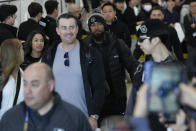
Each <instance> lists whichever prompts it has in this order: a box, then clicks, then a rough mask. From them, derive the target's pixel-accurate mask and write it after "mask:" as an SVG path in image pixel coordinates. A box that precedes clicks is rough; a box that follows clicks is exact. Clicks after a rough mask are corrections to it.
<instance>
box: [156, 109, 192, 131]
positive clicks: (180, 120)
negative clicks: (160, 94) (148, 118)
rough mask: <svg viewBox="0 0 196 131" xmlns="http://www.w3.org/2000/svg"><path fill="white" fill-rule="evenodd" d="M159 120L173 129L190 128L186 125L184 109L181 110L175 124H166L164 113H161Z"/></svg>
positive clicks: (182, 130) (177, 130)
mask: <svg viewBox="0 0 196 131" xmlns="http://www.w3.org/2000/svg"><path fill="white" fill-rule="evenodd" d="M159 121H160V122H161V123H162V124H164V126H165V127H166V128H170V129H172V131H186V129H187V128H188V127H187V126H186V123H185V121H186V114H185V113H184V111H183V110H179V112H178V114H177V115H176V123H175V124H165V123H164V118H163V114H161V113H160V114H159Z"/></svg>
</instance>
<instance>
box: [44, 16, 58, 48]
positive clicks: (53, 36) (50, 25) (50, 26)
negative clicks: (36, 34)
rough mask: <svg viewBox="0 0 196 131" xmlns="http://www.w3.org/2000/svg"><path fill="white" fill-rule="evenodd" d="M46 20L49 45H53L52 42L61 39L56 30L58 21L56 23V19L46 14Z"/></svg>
mask: <svg viewBox="0 0 196 131" xmlns="http://www.w3.org/2000/svg"><path fill="white" fill-rule="evenodd" d="M45 20H46V21H47V25H46V27H45V32H46V35H47V36H48V37H49V38H50V39H49V41H50V43H49V45H50V46H51V44H52V43H54V42H56V41H58V40H60V37H59V35H58V34H57V32H56V27H57V23H56V20H55V19H54V18H52V17H50V16H46V17H45Z"/></svg>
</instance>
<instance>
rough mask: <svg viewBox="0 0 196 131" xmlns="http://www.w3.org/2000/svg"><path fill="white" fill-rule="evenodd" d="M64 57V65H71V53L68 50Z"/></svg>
mask: <svg viewBox="0 0 196 131" xmlns="http://www.w3.org/2000/svg"><path fill="white" fill-rule="evenodd" d="M64 58H65V61H64V65H65V66H69V54H68V52H65V54H64Z"/></svg>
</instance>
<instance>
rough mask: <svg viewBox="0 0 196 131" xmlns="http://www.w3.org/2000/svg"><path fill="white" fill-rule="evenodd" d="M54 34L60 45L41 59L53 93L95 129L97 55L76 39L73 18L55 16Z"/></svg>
mask: <svg viewBox="0 0 196 131" xmlns="http://www.w3.org/2000/svg"><path fill="white" fill-rule="evenodd" d="M56 31H57V34H58V35H59V36H60V38H61V41H62V42H61V43H59V44H56V45H54V47H53V48H51V50H49V52H48V53H47V54H46V55H45V56H43V58H42V60H43V62H46V63H47V64H49V65H50V66H51V67H52V70H53V72H54V76H55V81H56V83H55V90H56V91H57V92H58V93H59V94H60V96H61V97H62V99H63V100H65V101H67V102H69V103H71V104H73V105H74V106H76V107H78V108H79V109H80V110H81V111H82V112H83V113H84V114H85V115H86V116H87V117H88V118H89V122H90V124H91V126H92V128H93V129H95V128H97V119H98V115H99V113H100V110H101V108H102V104H103V99H104V85H103V84H104V71H103V69H104V68H103V64H102V59H101V56H100V54H99V53H98V52H97V51H96V50H95V49H94V48H92V47H90V46H87V45H86V44H85V43H84V42H82V41H79V40H78V39H77V38H76V36H77V33H78V24H77V19H76V18H75V17H74V16H73V15H70V14H62V15H61V16H59V18H58V20H57V28H56Z"/></svg>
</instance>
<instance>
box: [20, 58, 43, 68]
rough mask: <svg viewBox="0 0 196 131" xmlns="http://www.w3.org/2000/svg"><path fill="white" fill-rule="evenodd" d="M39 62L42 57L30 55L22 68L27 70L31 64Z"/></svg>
mask: <svg viewBox="0 0 196 131" xmlns="http://www.w3.org/2000/svg"><path fill="white" fill-rule="evenodd" d="M39 60H40V57H39V58H34V57H32V56H31V55H30V54H29V55H27V56H26V57H25V60H24V62H23V64H22V65H21V68H22V69H23V70H25V68H26V67H27V66H29V65H30V64H32V63H34V62H38V61H39Z"/></svg>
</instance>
